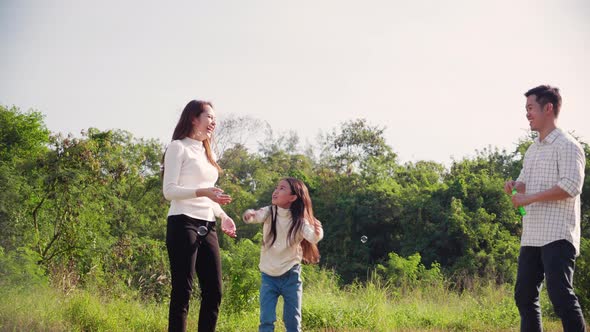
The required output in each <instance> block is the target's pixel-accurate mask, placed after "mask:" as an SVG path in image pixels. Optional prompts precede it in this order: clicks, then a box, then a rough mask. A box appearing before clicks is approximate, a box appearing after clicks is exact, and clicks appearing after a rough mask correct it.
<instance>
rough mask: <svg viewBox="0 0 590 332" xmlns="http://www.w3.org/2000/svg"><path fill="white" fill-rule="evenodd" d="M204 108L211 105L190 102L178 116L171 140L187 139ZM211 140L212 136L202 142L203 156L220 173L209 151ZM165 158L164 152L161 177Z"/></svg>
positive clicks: (199, 101)
mask: <svg viewBox="0 0 590 332" xmlns="http://www.w3.org/2000/svg"><path fill="white" fill-rule="evenodd" d="M205 106H209V107H211V108H213V104H212V103H211V102H208V101H201V100H191V101H189V103H188V104H186V106H185V107H184V110H183V111H182V114H181V115H180V119H179V120H178V123H177V124H176V128H174V133H173V134H172V140H177V139H183V138H185V137H188V136H189V135H190V134H191V133H192V131H193V119H195V118H198V117H199V116H200V115H201V113H203V112H204V111H205ZM212 139H213V135H211V138H206V139H205V140H204V141H203V146H204V147H205V154H206V155H207V160H209V162H210V163H211V165H213V166H215V168H217V170H218V171H219V172H220V173H221V172H222V170H221V167H219V165H218V164H217V162H216V161H215V159H214V158H213V152H212V149H211V140H212ZM165 157H166V152H164V155H163V156H162V167H161V169H162V176H164V158H165Z"/></svg>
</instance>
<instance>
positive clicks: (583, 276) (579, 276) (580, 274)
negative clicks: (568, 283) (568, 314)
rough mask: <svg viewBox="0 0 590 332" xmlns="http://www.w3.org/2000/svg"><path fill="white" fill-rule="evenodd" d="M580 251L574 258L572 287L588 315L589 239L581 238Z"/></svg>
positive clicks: (589, 284)
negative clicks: (574, 267) (574, 266)
mask: <svg viewBox="0 0 590 332" xmlns="http://www.w3.org/2000/svg"><path fill="white" fill-rule="evenodd" d="M580 252H581V254H580V256H578V257H577V259H576V269H575V275H574V287H575V291H576V295H577V296H578V299H579V300H580V305H581V306H582V309H583V311H584V312H585V313H586V317H588V314H587V313H589V312H590V239H584V238H582V241H581V244H580Z"/></svg>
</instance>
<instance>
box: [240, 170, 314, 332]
mask: <svg viewBox="0 0 590 332" xmlns="http://www.w3.org/2000/svg"><path fill="white" fill-rule="evenodd" d="M244 221H245V222H246V223H264V226H263V228H262V231H263V234H264V235H263V240H262V250H261V252H260V264H259V267H260V271H261V272H262V285H261V286H260V326H259V331H260V332H265V331H274V323H275V321H276V307H277V300H278V298H279V296H280V295H282V296H283V300H284V308H283V321H284V322H285V328H286V329H287V332H291V331H301V294H302V287H301V286H302V282H301V278H300V274H301V266H300V263H301V261H302V260H303V262H305V263H311V264H315V263H317V262H319V259H320V253H319V250H318V248H317V246H316V243H318V241H320V240H321V239H322V237H323V236H324V231H323V229H322V224H321V223H320V222H319V220H317V219H315V217H314V216H313V209H312V205H311V198H310V197H309V192H308V190H307V187H306V186H305V184H304V183H303V182H302V181H300V180H297V179H294V178H285V179H282V180H281V181H279V184H278V185H277V187H276V188H275V190H274V192H273V193H272V205H271V206H267V207H263V208H261V209H259V210H256V211H254V210H251V209H250V210H246V212H244Z"/></svg>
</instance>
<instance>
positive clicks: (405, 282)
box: [377, 252, 443, 288]
mask: <svg viewBox="0 0 590 332" xmlns="http://www.w3.org/2000/svg"><path fill="white" fill-rule="evenodd" d="M377 271H378V272H379V274H380V275H381V276H383V277H384V278H385V279H386V280H388V281H389V282H391V283H392V284H393V285H394V286H395V287H401V288H407V287H409V288H415V287H417V286H419V285H442V282H443V275H442V272H441V269H440V264H438V263H433V264H432V266H431V267H430V269H428V268H426V267H425V266H424V264H422V263H421V257H420V254H419V253H415V254H413V255H411V256H409V257H408V258H403V257H401V256H399V255H398V254H396V253H393V252H392V253H390V254H389V261H388V262H387V265H385V266H383V265H377Z"/></svg>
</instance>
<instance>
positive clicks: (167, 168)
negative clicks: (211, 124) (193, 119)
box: [162, 137, 224, 221]
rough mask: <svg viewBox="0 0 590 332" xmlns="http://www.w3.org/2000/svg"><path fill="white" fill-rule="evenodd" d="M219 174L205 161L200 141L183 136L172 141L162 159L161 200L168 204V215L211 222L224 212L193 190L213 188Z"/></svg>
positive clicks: (203, 149) (217, 205) (205, 157)
mask: <svg viewBox="0 0 590 332" xmlns="http://www.w3.org/2000/svg"><path fill="white" fill-rule="evenodd" d="M218 176H219V173H218V171H217V168H215V166H213V165H212V164H211V163H210V162H209V160H208V159H207V155H206V154H205V147H204V146H203V142H201V141H197V140H194V139H191V138H189V137H185V138H183V139H181V140H173V141H172V142H170V145H168V149H167V150H166V155H165V157H164V179H163V183H162V186H163V192H164V197H165V198H166V199H167V200H169V201H170V209H169V210H168V215H169V216H172V215H179V214H184V215H187V216H189V217H192V218H196V219H202V220H209V221H214V220H215V217H221V215H222V213H224V212H223V210H222V209H221V207H220V206H219V204H217V203H215V202H213V201H212V200H211V199H209V198H208V197H196V190H197V189H201V188H210V187H214V186H215V182H216V181H217V178H218Z"/></svg>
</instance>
